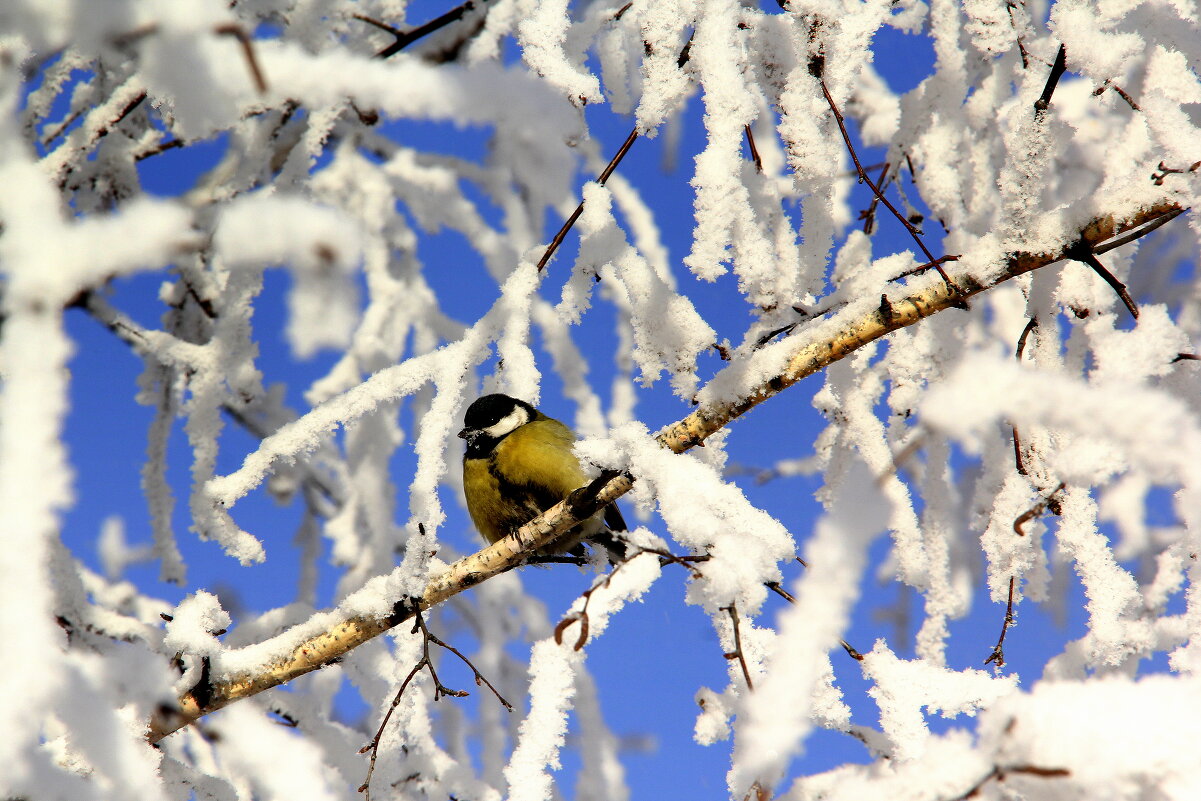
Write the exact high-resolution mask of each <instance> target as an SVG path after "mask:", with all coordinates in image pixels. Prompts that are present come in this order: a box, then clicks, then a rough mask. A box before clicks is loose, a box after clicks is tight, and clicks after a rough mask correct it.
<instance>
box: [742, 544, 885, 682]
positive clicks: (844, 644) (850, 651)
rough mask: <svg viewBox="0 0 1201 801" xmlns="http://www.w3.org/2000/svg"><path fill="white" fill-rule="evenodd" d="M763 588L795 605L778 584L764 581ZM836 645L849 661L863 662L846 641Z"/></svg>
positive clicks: (861, 655) (793, 598)
mask: <svg viewBox="0 0 1201 801" xmlns="http://www.w3.org/2000/svg"><path fill="white" fill-rule="evenodd" d="M796 560H797V561H798V562H800V563H801V565H803V566H804V567H809V565H807V564H805V561H804V560H803V559H801V557H799V556H798V557H797V559H796ZM763 586H764V587H767V588H768V589H769V590H771V591H772V592H774V593H775V594H776V595H779V596H780V597H781V598H783V599H784V600H785V601H788V603H790V604H795V603H796V598H795V597H793V595H792V593H790V592H789V591H788V590H786V589H784V588H783V587H781V586H780V582H778V581H765V582H764V583H763ZM838 644H839V645H841V646H842V648H843V650H844V651H846V652H847V655H848V656H850V657H851V659H854V660H855V661H857V662H862V661H863V654H861V653H859V651H857V650H855V648H854V647H853V646H852V645H851V644H850V643H848V642H847V641H846V640H843V639H840V640H839V641H838Z"/></svg>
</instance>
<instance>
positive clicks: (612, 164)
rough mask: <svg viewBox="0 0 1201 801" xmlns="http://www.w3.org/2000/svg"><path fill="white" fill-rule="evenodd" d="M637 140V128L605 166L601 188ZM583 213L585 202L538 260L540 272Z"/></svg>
mask: <svg viewBox="0 0 1201 801" xmlns="http://www.w3.org/2000/svg"><path fill="white" fill-rule="evenodd" d="M637 138H638V129H637V128H635V129H633V130H632V131H630V135H629V136H627V137H626V140H625V141H624V142H622V144H621V147H620V148H618V149H617V152H616V153H615V154H614V155H613V158H611V159H609V163H608V164H607V165H606V166H605V169H604V171H602V172H601V174H600V175H599V176H597V179H596V182H597V183H598V184H600V185H601V186H604V185H605V181H608V180H609V176H610V175H612V174H613V171H614V170H616V169H617V165H618V164H621V160H622V159H623V158H625V157H626V153H629V152H630V148H631V147H632V146H633V144H634V140H635V139H637ZM583 213H584V201H582V200H581V201H580V205H578V206H576V207H575V211H573V212H572V213H571V216H570V217H568V218H567V221H566V222H564V223H563V225H562V226H561V227H560V228H559V231H558V233H556V234H555V238H554V239H552V240H551V241H550V244H549V245H547V246H546V252H545V253H543V254H542V258H541V259H539V260H538V272H542V270H544V269H545V268H546V265H547V263H548V262H549V261H550V257H551V256H553V255H555V251H556V250H558V249H559V245H561V244H563V240H564V239H565V238H566V237H567V232H568V231H570V230H571V228H572V226H573V225H575V222H576V220H578V219H580V215H581V214H583Z"/></svg>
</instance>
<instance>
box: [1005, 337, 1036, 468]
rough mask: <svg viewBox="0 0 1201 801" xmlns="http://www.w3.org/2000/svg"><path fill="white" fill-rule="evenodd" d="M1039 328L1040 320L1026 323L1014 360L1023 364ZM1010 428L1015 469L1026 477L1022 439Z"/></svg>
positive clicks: (1014, 427)
mask: <svg viewBox="0 0 1201 801" xmlns="http://www.w3.org/2000/svg"><path fill="white" fill-rule="evenodd" d="M1037 328H1038V318H1037V317H1031V318H1030V320H1029V321H1028V322H1027V323H1026V327H1025V328H1023V329H1022V335H1021V336H1019V337H1018V345H1017V348H1016V349H1015V350H1014V354H1013V355H1014V358H1015V359H1017V360H1018V361H1019V362H1021V360H1022V354H1023V353H1024V352H1025V350H1026V339H1027V338H1029V336H1030V334H1031V333H1033V332H1034V330H1035V329H1037ZM1010 428H1011V429H1013V461H1014V467H1016V468H1017V471H1018V473H1020V474H1021V475H1023V476H1024V475H1027V473H1026V462H1025V460H1024V459H1023V458H1022V439H1021V437H1020V436H1019V435H1018V427H1017V426H1016V425H1011V426H1010Z"/></svg>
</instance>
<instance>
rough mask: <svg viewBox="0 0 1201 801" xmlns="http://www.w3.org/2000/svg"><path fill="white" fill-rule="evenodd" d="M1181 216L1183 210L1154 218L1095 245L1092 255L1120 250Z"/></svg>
mask: <svg viewBox="0 0 1201 801" xmlns="http://www.w3.org/2000/svg"><path fill="white" fill-rule="evenodd" d="M1161 164H1162V162H1161ZM1197 164H1201V161H1199V162H1197ZM1193 166H1197V165H1193ZM1181 214H1184V209H1173V210H1172V211H1169V212H1168V213H1167V214H1163V215H1160V216H1159V217H1156V218H1155V219H1154V220H1152V221H1151V222H1149V223H1147V224H1146V225H1142V226H1139V227H1138V228H1136V229H1135V230H1133V231H1130V232H1129V233H1126V234H1123V235H1122V236H1119V237H1118V238H1117V239H1113V240H1110V241H1109V242H1106V243H1104V244H1102V245H1096V246H1095V247H1093V255H1095V256H1100V255H1101V254H1102V253H1108V252H1109V251H1111V250H1113V249H1114V248H1120V247H1121V246H1122V245H1126V244H1129V243H1131V242H1133V241H1134V240H1136V239H1142V238H1143V237H1144V236H1146V235H1147V234H1149V233H1151V232H1152V231H1154V230H1155V229H1156V228H1158V227H1159V226H1161V225H1163V224H1164V223H1167V222H1171V221H1172V220H1174V219H1176V218H1177V217H1179V216H1180V215H1181Z"/></svg>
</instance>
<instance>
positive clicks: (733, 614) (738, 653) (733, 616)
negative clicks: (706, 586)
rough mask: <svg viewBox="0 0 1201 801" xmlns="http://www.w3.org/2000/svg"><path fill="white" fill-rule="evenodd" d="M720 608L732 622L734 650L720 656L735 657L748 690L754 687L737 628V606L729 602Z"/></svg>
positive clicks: (740, 634) (740, 635)
mask: <svg viewBox="0 0 1201 801" xmlns="http://www.w3.org/2000/svg"><path fill="white" fill-rule="evenodd" d="M722 610H723V611H725V612H729V614H730V621H731V622H732V623H733V624H734V650H733V651H728V652H726V653H724V654H722V656H724V657H725V658H726V659H737V660H738V664H739V665H740V666H741V667H742V677H743V678H744V679H746V687H747V689H748V690H754V689H755V683H754V682H753V681H751V671H750V668H748V667H747V666H746V656H745V655H744V654H743V653H742V633H741V631H740V630H739V628H738V606H737V604H735V603H733V602H731V603H730V605H729V606H723V607H722Z"/></svg>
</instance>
